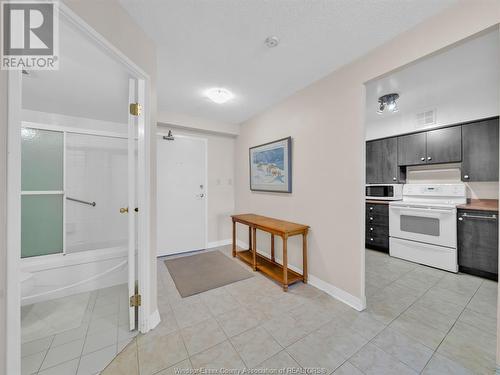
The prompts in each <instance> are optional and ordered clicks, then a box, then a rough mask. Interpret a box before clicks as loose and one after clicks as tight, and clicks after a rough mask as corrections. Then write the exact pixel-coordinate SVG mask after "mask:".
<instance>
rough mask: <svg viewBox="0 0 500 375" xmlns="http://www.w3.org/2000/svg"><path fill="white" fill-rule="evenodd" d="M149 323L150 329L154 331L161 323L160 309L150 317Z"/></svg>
mask: <svg viewBox="0 0 500 375" xmlns="http://www.w3.org/2000/svg"><path fill="white" fill-rule="evenodd" d="M148 321H149V329H154V328H155V327H156V326H157V325H158V324H160V322H161V317H160V311H159V310H158V309H156V310H155V311H153V313H152V314H151V315H150V316H149V319H148Z"/></svg>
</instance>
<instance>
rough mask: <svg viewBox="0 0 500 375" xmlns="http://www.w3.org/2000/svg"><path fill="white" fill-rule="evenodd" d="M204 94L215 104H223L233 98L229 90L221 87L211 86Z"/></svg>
mask: <svg viewBox="0 0 500 375" xmlns="http://www.w3.org/2000/svg"><path fill="white" fill-rule="evenodd" d="M205 96H206V97H207V98H208V99H210V100H211V101H213V102H214V103H217V104H224V103H226V102H227V101H229V100H231V99H232V98H234V95H233V93H232V92H231V91H229V90H227V89H225V88H222V87H213V88H211V89H208V90H207V91H206V92H205Z"/></svg>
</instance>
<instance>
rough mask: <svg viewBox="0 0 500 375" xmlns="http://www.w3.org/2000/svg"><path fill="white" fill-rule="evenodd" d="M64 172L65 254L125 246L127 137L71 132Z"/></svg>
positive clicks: (67, 135)
mask: <svg viewBox="0 0 500 375" xmlns="http://www.w3.org/2000/svg"><path fill="white" fill-rule="evenodd" d="M65 169H66V229H65V230H66V252H67V253H74V252H79V251H86V250H96V249H106V248H116V247H121V248H126V247H127V244H128V237H129V234H128V223H127V217H126V215H121V214H120V208H122V207H126V206H127V202H128V180H127V176H128V144H127V139H125V138H113V137H104V136H97V135H88V134H74V133H67V134H66V168H65ZM94 203H95V204H94Z"/></svg>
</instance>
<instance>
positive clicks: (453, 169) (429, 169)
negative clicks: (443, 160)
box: [406, 164, 499, 199]
mask: <svg viewBox="0 0 500 375" xmlns="http://www.w3.org/2000/svg"><path fill="white" fill-rule="evenodd" d="M406 181H407V183H413V184H423V183H440V184H446V183H455V182H460V181H461V179H460V164H435V165H419V166H414V167H408V169H407V176H406ZM465 185H466V186H467V198H472V199H498V190H499V185H498V181H491V182H489V181H488V182H466V183H465Z"/></svg>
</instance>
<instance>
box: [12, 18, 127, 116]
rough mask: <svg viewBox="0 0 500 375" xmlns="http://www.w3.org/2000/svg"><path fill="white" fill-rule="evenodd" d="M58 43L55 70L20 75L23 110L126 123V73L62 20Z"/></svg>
mask: <svg viewBox="0 0 500 375" xmlns="http://www.w3.org/2000/svg"><path fill="white" fill-rule="evenodd" d="M59 43H60V46H59V52H60V59H59V70H54V71H42V70H37V71H30V72H29V73H30V74H29V76H26V75H23V99H22V100H23V108H24V109H29V110H34V111H42V112H48V113H59V114H63V115H67V116H76V117H85V118H91V119H97V120H104V121H112V122H120V123H127V119H128V77H129V75H128V73H127V72H126V70H125V69H124V68H123V67H122V66H121V65H120V64H119V63H118V62H116V61H115V60H113V59H112V58H111V57H109V56H108V55H107V54H106V53H105V52H104V51H103V50H101V49H100V47H98V46H97V45H96V44H95V43H93V42H92V41H90V39H88V38H87V37H86V36H85V35H83V34H82V33H81V32H80V31H78V30H76V29H75V28H74V27H73V26H72V25H69V24H68V23H67V22H63V20H61V22H60V26H59Z"/></svg>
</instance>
